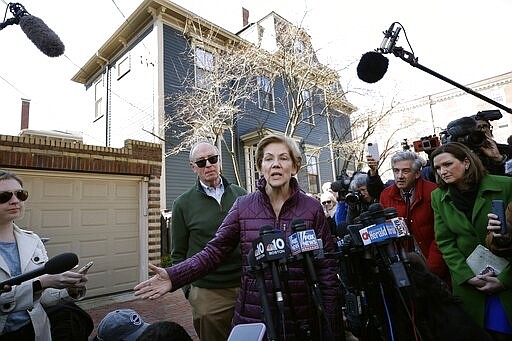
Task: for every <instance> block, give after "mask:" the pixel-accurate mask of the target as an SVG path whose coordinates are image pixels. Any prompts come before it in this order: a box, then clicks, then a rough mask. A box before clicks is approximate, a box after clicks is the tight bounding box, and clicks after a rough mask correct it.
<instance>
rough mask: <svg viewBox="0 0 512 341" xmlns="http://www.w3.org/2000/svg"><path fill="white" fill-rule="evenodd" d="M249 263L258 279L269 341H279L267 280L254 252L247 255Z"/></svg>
mask: <svg viewBox="0 0 512 341" xmlns="http://www.w3.org/2000/svg"><path fill="white" fill-rule="evenodd" d="M247 261H248V263H249V266H250V267H251V270H252V271H254V275H255V277H256V284H257V285H258V292H259V294H260V302H261V308H262V310H263V321H264V322H265V325H266V327H267V336H268V340H269V341H272V340H277V335H276V331H275V328H274V319H273V318H272V311H271V310H270V304H269V302H268V297H267V288H266V287H265V279H264V278H263V273H262V272H261V270H262V266H261V264H259V262H258V261H257V260H256V257H255V255H254V250H250V251H249V254H248V255H247Z"/></svg>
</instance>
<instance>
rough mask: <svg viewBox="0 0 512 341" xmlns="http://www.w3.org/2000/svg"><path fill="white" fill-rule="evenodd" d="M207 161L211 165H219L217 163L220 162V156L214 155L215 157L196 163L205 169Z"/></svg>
mask: <svg viewBox="0 0 512 341" xmlns="http://www.w3.org/2000/svg"><path fill="white" fill-rule="evenodd" d="M206 161H208V162H209V163H210V164H211V165H214V164H216V163H217V161H219V156H218V155H213V156H210V157H209V158H207V159H201V160H197V161H195V162H194V163H195V164H196V165H197V167H199V168H204V167H206Z"/></svg>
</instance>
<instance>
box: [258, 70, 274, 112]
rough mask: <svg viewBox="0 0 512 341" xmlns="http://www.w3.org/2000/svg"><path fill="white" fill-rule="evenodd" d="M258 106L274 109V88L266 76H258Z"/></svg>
mask: <svg viewBox="0 0 512 341" xmlns="http://www.w3.org/2000/svg"><path fill="white" fill-rule="evenodd" d="M258 106H259V108H260V109H264V110H268V111H272V112H273V111H274V109H275V108H274V88H273V87H272V81H271V80H270V78H268V77H266V76H258Z"/></svg>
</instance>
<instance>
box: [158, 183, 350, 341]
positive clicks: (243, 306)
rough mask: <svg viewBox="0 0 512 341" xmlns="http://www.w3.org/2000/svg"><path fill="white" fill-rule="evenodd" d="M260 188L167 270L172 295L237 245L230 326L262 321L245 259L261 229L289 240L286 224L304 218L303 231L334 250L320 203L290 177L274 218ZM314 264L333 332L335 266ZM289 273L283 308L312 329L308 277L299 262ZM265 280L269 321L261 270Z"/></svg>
mask: <svg viewBox="0 0 512 341" xmlns="http://www.w3.org/2000/svg"><path fill="white" fill-rule="evenodd" d="M265 185H266V182H265V180H264V179H261V180H260V181H259V183H258V190H257V191H256V192H254V193H250V194H248V195H246V196H243V197H240V198H238V199H237V200H236V202H235V204H234V205H233V207H232V209H231V211H230V212H229V213H228V215H227V216H226V219H225V220H224V222H223V223H222V225H221V227H220V228H219V230H218V231H217V235H216V236H215V238H214V239H213V240H211V241H210V242H209V243H208V244H207V245H206V247H205V248H204V249H203V251H201V252H199V253H197V254H196V255H195V256H193V257H191V258H189V259H187V260H186V261H184V262H182V263H180V264H178V265H176V266H173V267H171V268H167V269H166V270H167V273H168V274H169V278H170V279H171V281H172V283H173V290H176V289H177V288H179V287H181V286H183V285H185V284H187V283H190V282H192V281H194V280H197V279H198V278H200V277H202V276H204V275H206V274H207V273H209V272H210V271H212V270H214V269H215V268H216V267H218V266H219V265H220V264H222V262H223V261H224V260H225V259H226V257H227V256H228V255H229V254H230V253H231V252H232V251H233V249H234V248H235V247H236V246H237V245H238V243H240V250H241V253H242V265H243V269H242V271H243V273H242V278H241V285H240V293H239V295H238V299H237V304H236V308H235V315H234V318H233V323H234V324H235V325H236V324H241V323H251V322H259V321H262V318H263V315H262V306H261V303H260V296H259V292H258V286H257V282H256V279H255V276H254V275H253V273H252V272H250V271H249V270H250V269H249V263H248V258H247V255H248V253H249V251H251V250H252V249H253V245H252V241H253V240H255V239H257V238H258V237H259V230H260V227H261V226H263V225H271V226H273V227H274V228H278V229H281V230H282V231H283V232H284V233H285V235H286V237H288V236H289V235H290V234H291V233H292V231H291V228H290V223H291V221H292V220H294V219H297V218H301V219H304V222H305V223H306V226H307V228H308V229H314V230H315V232H316V236H317V238H321V239H322V241H323V244H324V245H323V246H324V250H325V251H326V252H334V251H335V245H334V242H333V239H332V238H331V233H330V231H329V228H328V226H327V224H326V219H325V215H324V212H323V209H322V206H321V204H320V202H319V201H318V200H316V199H314V198H311V197H309V196H307V195H306V194H304V193H303V192H301V191H300V189H299V186H298V183H297V180H296V179H295V178H292V179H291V181H290V186H291V188H292V190H293V194H292V196H291V197H290V198H288V200H287V201H286V202H285V203H284V204H283V207H282V209H281V212H280V215H279V216H278V217H276V216H275V214H274V210H273V208H272V205H271V203H270V199H269V197H268V196H267V194H266V193H265V189H264V188H265ZM314 263H315V264H314V265H315V269H316V272H317V277H318V281H319V283H320V289H321V293H322V299H323V304H324V309H325V315H326V317H327V319H328V321H329V324H330V328H331V329H332V330H335V332H336V328H337V327H338V323H337V321H338V319H339V318H340V317H341V314H340V312H339V311H337V310H336V307H337V305H336V296H337V292H338V286H339V283H338V280H337V276H336V271H337V268H336V261H335V260H333V259H326V258H324V259H320V260H316V259H315V261H314ZM288 268H289V280H288V281H287V283H288V285H289V290H290V293H291V297H290V296H288V295H286V293H285V304H286V305H287V307H288V308H289V307H290V305H292V306H293V307H294V311H295V314H296V318H297V319H296V320H297V321H298V323H299V324H300V325H303V324H306V323H307V324H308V325H309V326H314V325H315V323H316V315H315V309H314V306H313V305H312V304H311V297H310V296H311V295H310V291H309V290H308V288H307V286H306V277H307V276H306V273H305V271H304V268H303V266H302V263H301V262H289V263H288ZM265 277H266V289H267V293H268V294H267V295H268V300H269V301H270V302H271V303H270V304H271V305H272V310H273V316H274V320H276V317H277V316H278V315H277V312H276V310H275V298H274V295H273V293H274V290H273V288H272V281H271V277H270V276H269V273H268V271H265ZM287 311H289V310H287ZM285 320H286V321H287V327H286V331H287V338H286V339H287V340H288V339H290V340H293V339H294V337H293V328H292V326H291V324H290V323H291V321H290V320H291V319H290V317H289V316H286V317H285ZM280 321H281V320H280ZM276 329H278V330H279V331H281V329H282V328H280V325H277V324H276ZM327 329H328V328H326V327H324V328H323V330H324V331H323V333H324V334H323V339H324V340H330V339H335V337H333V336H330V335H329V332H328V331H327ZM338 336H339V335H338Z"/></svg>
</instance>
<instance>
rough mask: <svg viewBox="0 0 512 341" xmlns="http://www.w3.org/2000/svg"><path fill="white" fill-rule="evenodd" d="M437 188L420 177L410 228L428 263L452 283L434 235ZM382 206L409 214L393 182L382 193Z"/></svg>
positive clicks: (402, 213) (405, 214)
mask: <svg viewBox="0 0 512 341" xmlns="http://www.w3.org/2000/svg"><path fill="white" fill-rule="evenodd" d="M436 188H437V185H436V184H435V183H433V182H430V181H427V180H424V179H423V178H421V177H420V178H419V179H418V180H417V182H416V185H415V187H414V201H413V202H412V204H411V212H410V225H411V226H410V229H411V233H412V235H413V236H414V239H415V240H416V242H417V243H418V246H419V247H420V250H421V253H423V255H424V256H425V258H426V259H427V265H428V267H429V269H430V271H432V272H433V273H435V274H436V275H438V276H439V277H440V278H441V279H443V280H444V281H445V282H446V283H450V274H449V271H448V267H447V266H446V263H445V261H444V259H443V256H442V255H441V252H440V251H439V248H438V247H437V244H436V241H435V235H434V212H433V211H432V207H431V199H430V196H431V193H432V191H433V190H435V189H436ZM380 203H381V204H382V207H384V208H386V207H394V208H396V211H397V213H398V216H399V217H406V216H407V208H406V206H405V201H404V199H403V198H402V196H401V195H400V189H399V188H398V187H397V186H396V185H395V184H393V185H392V186H389V187H386V188H385V189H384V190H383V191H382V193H381V195H380Z"/></svg>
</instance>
